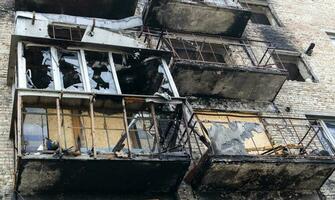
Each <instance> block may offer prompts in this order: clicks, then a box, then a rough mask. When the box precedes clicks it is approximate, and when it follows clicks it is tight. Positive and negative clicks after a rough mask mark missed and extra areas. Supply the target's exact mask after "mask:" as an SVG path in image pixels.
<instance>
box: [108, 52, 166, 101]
mask: <svg viewBox="0 0 335 200" xmlns="http://www.w3.org/2000/svg"><path fill="white" fill-rule="evenodd" d="M113 60H114V64H115V68H116V72H117V76H118V80H119V83H120V87H121V91H122V93H123V94H139V95H154V94H155V93H156V92H158V93H167V94H168V95H170V96H172V92H171V91H172V90H171V87H170V84H169V81H168V79H167V77H166V74H165V72H164V69H163V66H162V62H161V59H160V58H158V57H155V56H144V55H140V54H139V53H135V54H113Z"/></svg>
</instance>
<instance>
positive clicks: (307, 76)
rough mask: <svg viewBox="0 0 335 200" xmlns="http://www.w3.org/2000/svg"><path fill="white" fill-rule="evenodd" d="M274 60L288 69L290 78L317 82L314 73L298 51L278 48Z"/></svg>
mask: <svg viewBox="0 0 335 200" xmlns="http://www.w3.org/2000/svg"><path fill="white" fill-rule="evenodd" d="M274 62H275V63H276V65H277V66H282V67H284V68H285V69H286V70H287V72H288V80H291V81H299V82H305V81H307V82H316V78H315V77H314V74H313V73H312V72H311V70H310V69H309V67H308V65H307V64H306V62H305V61H304V60H303V59H302V57H301V55H300V53H298V52H291V51H281V50H276V53H275V55H274Z"/></svg>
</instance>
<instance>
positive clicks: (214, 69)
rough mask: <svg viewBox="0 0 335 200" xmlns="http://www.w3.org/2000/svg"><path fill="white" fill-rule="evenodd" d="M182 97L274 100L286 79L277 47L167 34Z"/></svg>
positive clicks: (257, 42) (246, 41)
mask: <svg viewBox="0 0 335 200" xmlns="http://www.w3.org/2000/svg"><path fill="white" fill-rule="evenodd" d="M163 44H164V45H163V48H164V47H165V48H167V49H170V50H171V51H172V52H173V54H174V62H173V64H172V67H171V73H172V75H173V78H174V80H175V83H176V85H177V88H178V91H179V93H180V95H182V96H204V97H206V96H212V97H218V98H228V99H239V100H241V99H242V100H253V101H273V100H274V98H275V97H276V95H277V93H278V92H279V90H280V88H281V87H282V85H283V84H284V82H285V80H286V78H287V71H286V69H285V68H284V67H283V65H282V64H281V62H279V61H278V60H280V59H275V58H276V57H278V55H277V53H276V49H275V47H273V46H271V44H269V43H267V42H262V41H249V40H241V41H239V42H235V41H231V40H228V39H224V38H218V37H216V38H208V37H206V38H205V37H193V36H184V35H181V36H178V35H174V34H173V35H172V34H170V35H166V36H165V37H164V42H163Z"/></svg>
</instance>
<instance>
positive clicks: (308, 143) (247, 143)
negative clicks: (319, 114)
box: [186, 111, 335, 193]
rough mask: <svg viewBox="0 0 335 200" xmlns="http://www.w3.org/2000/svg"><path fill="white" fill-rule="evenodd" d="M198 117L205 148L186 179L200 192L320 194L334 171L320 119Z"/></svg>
mask: <svg viewBox="0 0 335 200" xmlns="http://www.w3.org/2000/svg"><path fill="white" fill-rule="evenodd" d="M192 118H193V119H196V120H194V121H192V119H191V121H190V126H191V127H193V130H192V132H194V134H195V135H200V136H201V138H202V140H201V141H203V143H204V144H205V145H199V146H198V149H199V152H200V153H201V155H202V156H201V157H200V159H199V160H198V161H197V162H196V164H195V165H194V167H193V168H192V169H191V170H190V171H189V172H188V174H187V175H186V180H187V182H189V183H190V184H191V185H192V186H193V188H195V189H196V190H198V191H199V192H200V193H215V192H223V193H239V192H241V193H243V192H250V191H254V192H257V191H261V192H271V191H272V192H273V191H275V192H279V191H281V192H283V191H284V192H296V191H309V192H314V191H319V190H320V188H321V187H322V185H323V184H324V183H325V181H326V180H327V179H328V178H329V177H330V175H331V174H332V173H333V172H334V169H335V161H334V150H333V149H334V148H333V145H332V144H331V143H330V142H329V141H330V140H329V138H328V136H329V134H327V133H326V132H327V131H328V130H327V128H326V127H325V126H323V125H322V123H319V122H318V121H317V120H308V119H306V118H305V119H304V118H290V117H277V116H258V115H251V114H238V113H222V112H209V111H206V112H204V111H198V112H195V114H194V115H193V117H192ZM198 143H199V141H198Z"/></svg>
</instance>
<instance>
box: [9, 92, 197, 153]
mask: <svg viewBox="0 0 335 200" xmlns="http://www.w3.org/2000/svg"><path fill="white" fill-rule="evenodd" d="M18 98H19V99H20V100H19V102H18V103H19V104H18V108H19V109H18V115H20V116H22V117H19V118H18V120H17V126H16V127H17V128H15V132H16V134H15V135H16V137H17V138H19V139H17V141H16V147H17V150H18V154H22V155H29V154H33V155H43V154H53V155H54V156H56V157H62V156H64V155H68V156H79V155H89V156H92V157H97V156H100V155H101V156H103V155H111V154H113V155H114V156H119V157H134V156H154V157H156V156H158V157H159V156H161V155H164V154H170V155H172V154H173V155H176V156H178V155H182V156H185V155H187V154H189V153H190V152H191V150H190V149H189V148H190V146H189V145H188V144H189V142H188V140H189V129H188V128H187V127H186V126H185V122H186V121H185V117H184V114H183V106H184V104H183V103H182V101H181V102H179V103H176V102H174V103H169V102H167V101H162V102H153V101H149V100H148V98H140V97H136V98H130V97H123V98H121V99H120V101H118V103H115V102H114V103H113V107H114V108H108V107H106V108H104V107H97V106H96V105H97V104H96V103H95V100H94V99H91V100H90V102H89V104H88V105H87V106H79V107H69V106H62V105H63V103H64V102H66V101H69V100H67V99H62V98H54V97H51V98H53V99H54V104H55V105H54V106H50V105H40V106H37V107H36V104H34V105H30V103H25V102H24V101H22V99H21V97H18ZM41 98H42V99H43V98H44V97H41ZM46 98H47V97H46ZM48 98H50V97H48ZM20 102H22V103H20ZM99 104H100V103H99ZM64 105H65V104H64Z"/></svg>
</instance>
